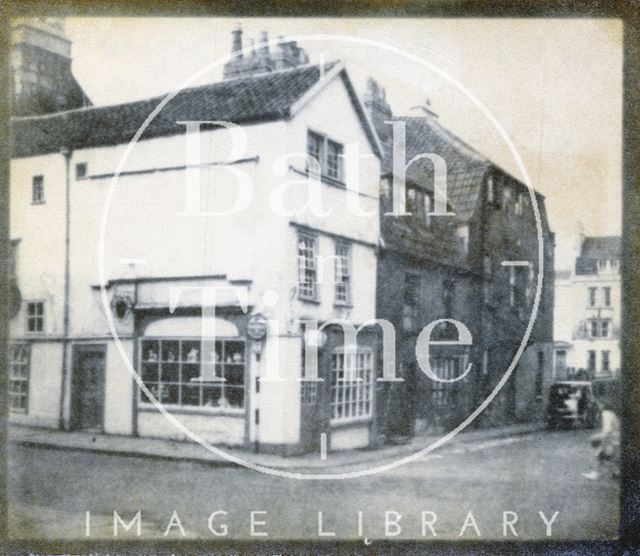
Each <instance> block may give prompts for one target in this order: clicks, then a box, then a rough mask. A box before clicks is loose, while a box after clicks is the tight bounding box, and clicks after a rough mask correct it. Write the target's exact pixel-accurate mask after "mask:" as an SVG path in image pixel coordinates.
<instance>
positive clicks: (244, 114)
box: [11, 62, 335, 158]
mask: <svg viewBox="0 0 640 556" xmlns="http://www.w3.org/2000/svg"><path fill="white" fill-rule="evenodd" d="M334 65H335V62H334V63H331V64H326V65H325V72H326V71H328V70H330V69H331V68H333V67H334ZM319 79H320V67H319V66H318V65H306V66H298V67H296V68H293V69H289V70H282V71H276V72H272V73H265V74H262V75H254V76H248V77H241V78H237V79H230V80H227V81H220V82H217V83H213V84H207V85H202V86H199V87H191V88H188V89H183V90H182V91H180V92H179V93H178V94H177V95H176V96H175V97H174V98H173V99H171V101H169V103H167V105H166V106H165V107H164V108H163V109H162V110H161V111H160V112H159V113H158V115H157V116H156V117H155V119H154V120H153V121H152V122H151V123H150V125H149V126H148V127H147V128H146V129H145V131H144V133H143V134H142V136H141V139H150V138H152V137H161V136H167V135H175V134H179V133H184V131H185V127H184V125H178V124H176V121H180V120H224V121H230V122H233V123H238V124H239V123H256V122H261V121H273V120H279V119H283V118H286V117H288V116H289V115H290V110H291V107H292V105H293V104H294V103H295V102H296V101H297V100H298V99H300V97H302V96H303V95H304V94H305V93H306V92H307V91H308V90H309V89H310V88H311V87H312V86H313V85H314V84H316V83H317V82H318V80H319ZM165 97H166V95H163V96H158V97H155V98H150V99H146V100H141V101H137V102H129V103H126V104H118V105H113V106H103V107H90V108H85V109H78V110H70V111H68V112H60V113H56V114H51V115H47V116H39V117H38V116H36V117H28V118H14V119H12V121H11V131H12V157H14V158H19V157H27V156H34V155H38V154H45V153H51V152H57V151H59V149H60V147H62V146H66V147H67V148H69V149H80V148H88V147H98V146H108V145H117V144H122V143H128V142H129V141H130V140H131V139H132V138H133V136H134V135H135V133H136V132H137V130H138V129H139V127H140V126H141V124H142V123H143V122H144V121H145V119H146V118H147V117H148V116H149V115H150V114H151V112H153V110H154V109H155V108H156V107H157V106H158V104H159V103H160V102H161V101H162V100H163V99H164V98H165Z"/></svg>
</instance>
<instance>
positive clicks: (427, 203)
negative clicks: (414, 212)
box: [424, 193, 433, 226]
mask: <svg viewBox="0 0 640 556" xmlns="http://www.w3.org/2000/svg"><path fill="white" fill-rule="evenodd" d="M432 210H433V199H432V197H431V195H430V194H429V193H425V194H424V223H425V224H426V225H427V226H428V225H429V224H431V214H430V213H431V211H432Z"/></svg>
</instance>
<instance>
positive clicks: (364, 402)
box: [331, 348, 373, 423]
mask: <svg viewBox="0 0 640 556" xmlns="http://www.w3.org/2000/svg"><path fill="white" fill-rule="evenodd" d="M372 404H373V352H372V351H371V350H369V349H362V348H355V349H353V351H350V350H344V349H338V350H336V351H335V352H334V353H333V355H332V358H331V422H332V423H338V422H339V423H342V422H345V421H354V420H358V419H365V418H369V417H371V415H372Z"/></svg>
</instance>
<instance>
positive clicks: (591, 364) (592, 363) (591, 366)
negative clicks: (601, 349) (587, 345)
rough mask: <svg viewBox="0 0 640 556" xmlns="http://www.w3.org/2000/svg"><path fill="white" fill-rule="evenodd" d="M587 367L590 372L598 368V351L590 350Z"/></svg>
mask: <svg viewBox="0 0 640 556" xmlns="http://www.w3.org/2000/svg"><path fill="white" fill-rule="evenodd" d="M587 369H588V370H589V372H594V371H595V370H596V352H595V351H594V350H589V355H588V359H587Z"/></svg>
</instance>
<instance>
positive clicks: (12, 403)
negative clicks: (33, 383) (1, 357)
mask: <svg viewBox="0 0 640 556" xmlns="http://www.w3.org/2000/svg"><path fill="white" fill-rule="evenodd" d="M29 361H30V349H29V345H28V344H12V345H10V346H9V410H10V411H13V412H15V413H27V410H28V407H29V406H28V403H29Z"/></svg>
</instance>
